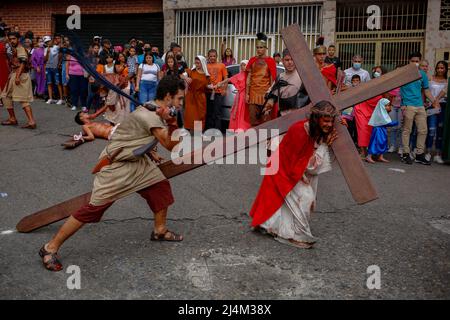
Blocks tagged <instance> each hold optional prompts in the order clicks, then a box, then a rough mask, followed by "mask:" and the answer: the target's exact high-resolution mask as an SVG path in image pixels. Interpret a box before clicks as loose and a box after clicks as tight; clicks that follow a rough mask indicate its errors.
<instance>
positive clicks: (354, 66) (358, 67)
mask: <svg viewBox="0 0 450 320" xmlns="http://www.w3.org/2000/svg"><path fill="white" fill-rule="evenodd" d="M353 69H355V70H359V69H361V63H356V62H355V63H353Z"/></svg>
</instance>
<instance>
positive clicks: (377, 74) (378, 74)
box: [373, 72, 381, 78]
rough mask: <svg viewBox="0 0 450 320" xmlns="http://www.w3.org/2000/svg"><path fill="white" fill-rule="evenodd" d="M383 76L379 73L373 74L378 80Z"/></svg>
mask: <svg viewBox="0 0 450 320" xmlns="http://www.w3.org/2000/svg"><path fill="white" fill-rule="evenodd" d="M380 76H381V73H379V72H374V73H373V77H374V78H378V77H380Z"/></svg>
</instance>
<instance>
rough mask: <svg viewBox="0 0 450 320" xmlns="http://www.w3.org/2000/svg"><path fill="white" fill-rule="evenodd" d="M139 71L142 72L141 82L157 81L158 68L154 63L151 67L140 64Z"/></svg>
mask: <svg viewBox="0 0 450 320" xmlns="http://www.w3.org/2000/svg"><path fill="white" fill-rule="evenodd" d="M139 69H141V70H142V76H141V80H145V81H158V72H159V66H158V65H157V64H156V63H153V64H152V65H149V64H147V63H146V64H143V63H141V64H140V65H139Z"/></svg>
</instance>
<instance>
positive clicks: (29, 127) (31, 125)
mask: <svg viewBox="0 0 450 320" xmlns="http://www.w3.org/2000/svg"><path fill="white" fill-rule="evenodd" d="M36 127H37V126H36V123H34V124H29V123H27V124H26V125H24V126H22V127H21V128H22V129H36Z"/></svg>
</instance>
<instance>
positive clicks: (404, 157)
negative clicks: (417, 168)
mask: <svg viewBox="0 0 450 320" xmlns="http://www.w3.org/2000/svg"><path fill="white" fill-rule="evenodd" d="M401 160H402V162H404V163H406V164H413V159H412V158H411V156H410V155H409V154H408V153H403V154H402V158H401Z"/></svg>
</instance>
